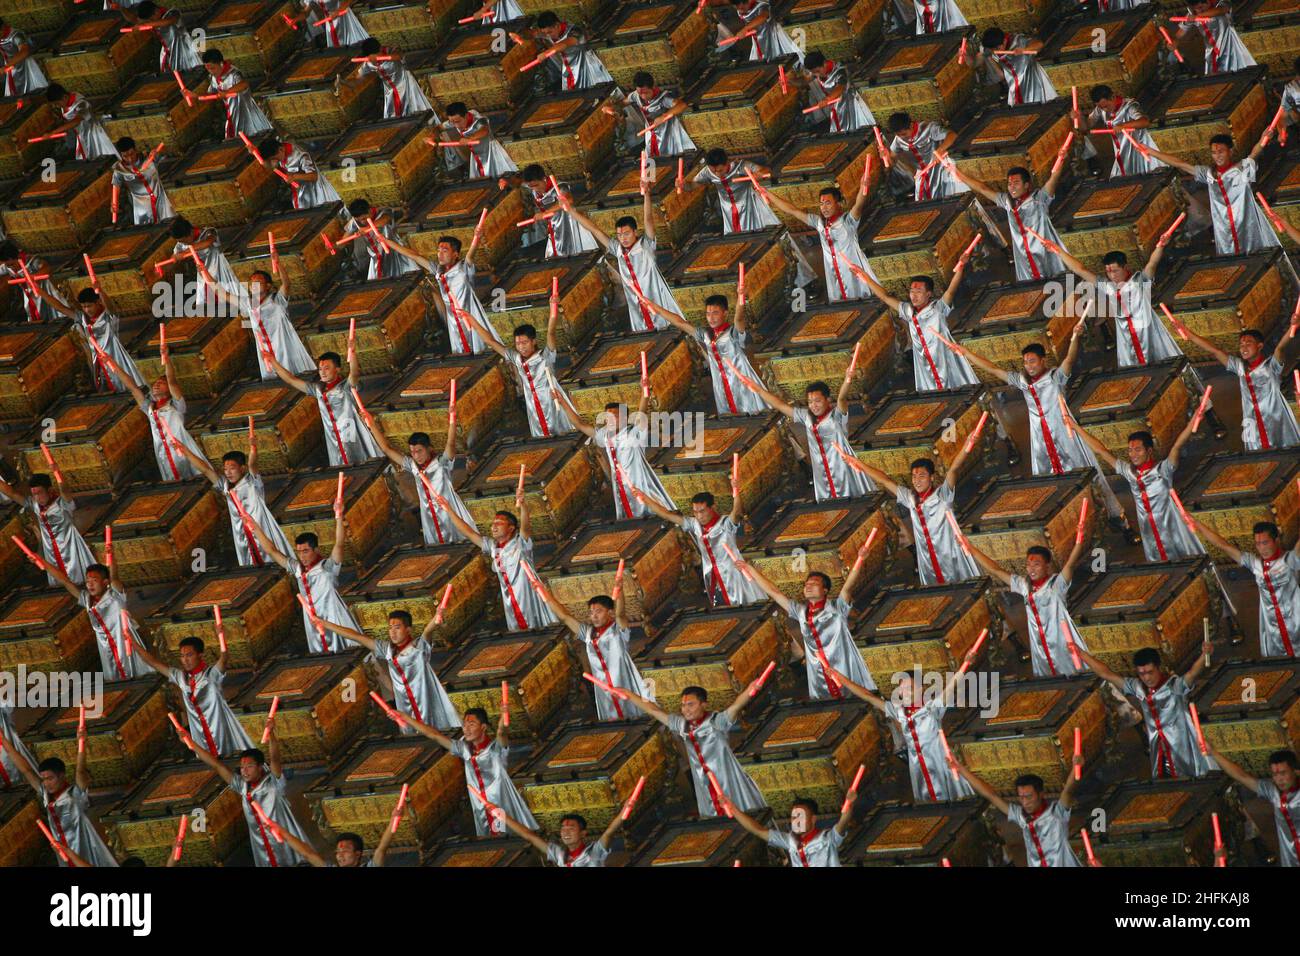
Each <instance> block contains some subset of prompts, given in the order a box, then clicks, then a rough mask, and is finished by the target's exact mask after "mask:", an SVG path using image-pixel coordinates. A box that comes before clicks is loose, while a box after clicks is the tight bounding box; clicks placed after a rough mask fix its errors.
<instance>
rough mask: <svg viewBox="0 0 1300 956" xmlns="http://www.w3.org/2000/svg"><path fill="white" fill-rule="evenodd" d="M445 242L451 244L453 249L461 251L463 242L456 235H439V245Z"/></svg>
mask: <svg viewBox="0 0 1300 956" xmlns="http://www.w3.org/2000/svg"><path fill="white" fill-rule="evenodd" d="M444 242H445V243H446V244H447V245H449V246H451V247H452V248H453V249H455V250H456V251H457V252H460V250H461V246H462V243H461V241H460V240H459V239H457V238H456V237H455V236H439V237H438V245H442V244H443V243H444Z"/></svg>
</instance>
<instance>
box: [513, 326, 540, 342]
mask: <svg viewBox="0 0 1300 956" xmlns="http://www.w3.org/2000/svg"><path fill="white" fill-rule="evenodd" d="M514 334H515V335H522V336H523V337H524V338H528V339H533V340H536V339H537V326H535V325H533V324H532V323H531V322H525V323H524V324H523V325H516V326H515V332H514Z"/></svg>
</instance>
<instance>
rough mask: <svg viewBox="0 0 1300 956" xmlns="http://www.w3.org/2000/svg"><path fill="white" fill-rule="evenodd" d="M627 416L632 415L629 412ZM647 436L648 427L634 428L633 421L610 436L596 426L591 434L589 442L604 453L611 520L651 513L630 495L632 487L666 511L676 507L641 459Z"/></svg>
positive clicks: (638, 516)
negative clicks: (609, 494)
mask: <svg viewBox="0 0 1300 956" xmlns="http://www.w3.org/2000/svg"><path fill="white" fill-rule="evenodd" d="M605 414H609V413H608V412H606V413H605ZM633 414H634V413H633ZM630 417H632V416H631V415H629V418H630ZM649 439H650V432H649V429H648V428H638V427H637V426H636V425H635V424H634V423H629V424H628V426H627V427H626V428H623V429H622V430H620V431H618V432H616V433H614V434H613V435H611V434H610V431H609V429H608V428H606V427H605V426H600V427H598V428H597V429H596V434H595V435H594V436H592V439H591V440H592V442H593V443H594V444H595V446H596V447H597V448H599V449H601V450H602V451H603V452H604V453H605V462H606V464H607V465H608V466H609V483H610V490H611V491H612V492H613V494H614V520H616V521H622V520H623V519H624V518H645V517H647V516H649V515H651V514H653V512H651V510H650V508H649V507H648V506H646V505H644V504H642V503H641V502H640V501H638V500H637V499H636V498H635V497H634V496H633V494H632V489H633V488H639V489H640V490H641V491H643V492H645V494H646V495H647V496H648V497H650V498H653V499H654V500H655V501H657V502H659V504H661V505H663V506H664V507H665V508H668V509H669V510H672V509H674V508H676V507H677V506H676V505H675V504H673V499H672V498H671V497H669V495H668V492H667V490H665V488H664V486H663V482H661V481H660V480H659V476H658V475H656V474H655V473H654V469H652V468H651V467H650V464H649V462H647V461H646V460H645V449H646V444H647V442H648V441H649Z"/></svg>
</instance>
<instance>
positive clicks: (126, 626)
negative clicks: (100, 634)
mask: <svg viewBox="0 0 1300 956" xmlns="http://www.w3.org/2000/svg"><path fill="white" fill-rule="evenodd" d="M121 623H122V652H123V656H124V657H130V656H131V655H132V653H134V648H133V646H132V644H131V615H130V614H128V613H127V610H126V608H122V622H121ZM109 640H110V641H111V640H112V637H110V638H109Z"/></svg>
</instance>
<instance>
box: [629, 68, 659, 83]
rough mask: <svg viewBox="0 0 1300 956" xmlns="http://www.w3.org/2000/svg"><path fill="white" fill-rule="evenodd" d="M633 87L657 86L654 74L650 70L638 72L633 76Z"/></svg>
mask: <svg viewBox="0 0 1300 956" xmlns="http://www.w3.org/2000/svg"><path fill="white" fill-rule="evenodd" d="M632 85H633V86H654V85H655V78H654V74H653V73H651V72H650V71H649V70H637V71H636V73H634V74H633V75H632Z"/></svg>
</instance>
